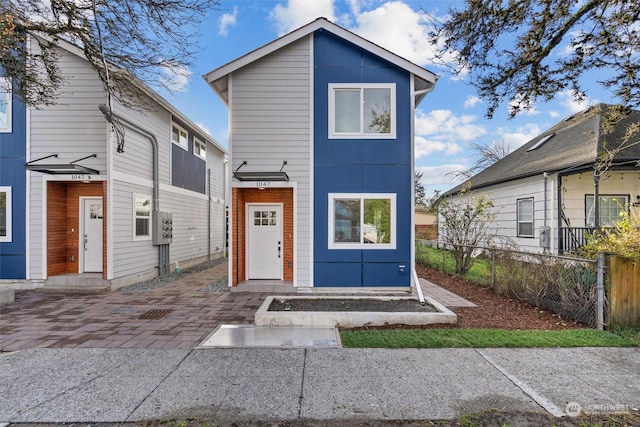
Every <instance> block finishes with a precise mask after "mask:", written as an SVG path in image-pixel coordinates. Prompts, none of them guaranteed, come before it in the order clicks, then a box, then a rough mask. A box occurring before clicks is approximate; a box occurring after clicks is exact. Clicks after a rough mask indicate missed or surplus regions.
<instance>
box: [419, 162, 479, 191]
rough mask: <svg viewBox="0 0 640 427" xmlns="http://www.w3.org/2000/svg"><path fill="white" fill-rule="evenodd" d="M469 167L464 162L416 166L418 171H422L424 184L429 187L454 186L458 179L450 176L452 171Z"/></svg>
mask: <svg viewBox="0 0 640 427" xmlns="http://www.w3.org/2000/svg"><path fill="white" fill-rule="evenodd" d="M465 169H467V166H466V165H463V164H456V163H453V164H446V165H438V166H419V167H417V168H416V170H417V171H418V172H422V180H421V182H422V185H424V186H425V188H427V187H442V186H445V187H446V186H448V187H447V188H449V187H453V186H454V185H456V181H454V179H453V178H452V177H451V176H449V174H450V173H451V172H456V171H460V170H465Z"/></svg>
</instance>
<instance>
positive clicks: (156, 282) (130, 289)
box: [120, 258, 229, 293]
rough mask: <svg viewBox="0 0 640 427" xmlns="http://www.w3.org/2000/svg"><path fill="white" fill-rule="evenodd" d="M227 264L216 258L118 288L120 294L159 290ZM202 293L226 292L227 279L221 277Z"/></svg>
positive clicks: (223, 260)
mask: <svg viewBox="0 0 640 427" xmlns="http://www.w3.org/2000/svg"><path fill="white" fill-rule="evenodd" d="M224 262H227V258H217V259H214V260H213V261H209V262H203V263H201V264H197V265H194V266H192V267H189V268H185V269H184V270H180V272H178V273H176V272H172V273H169V274H167V275H166V276H163V277H160V276H158V277H155V278H153V279H151V280H147V281H144V282H138V283H134V284H133V285H129V286H125V287H123V288H120V292H123V293H135V292H146V291H150V290H153V289H156V288H160V287H162V286H164V285H167V284H169V283H172V282H173V281H175V280H178V279H183V278H185V277H188V276H191V275H192V274H195V273H199V272H201V271H204V270H208V269H209V268H212V267H215V266H216V265H218V264H222V263H224ZM202 291H203V292H228V291H229V287H228V286H227V277H226V276H224V277H221V278H220V279H218V280H215V281H213V282H211V283H210V284H208V285H206V286H205V287H203V288H202Z"/></svg>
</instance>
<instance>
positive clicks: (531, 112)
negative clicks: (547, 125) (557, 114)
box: [508, 94, 540, 116]
mask: <svg viewBox="0 0 640 427" xmlns="http://www.w3.org/2000/svg"><path fill="white" fill-rule="evenodd" d="M508 109H509V114H512V113H513V112H514V111H515V112H516V114H525V115H527V116H537V115H538V114H540V111H539V110H537V109H536V106H535V103H534V102H532V101H531V100H525V99H524V95H520V94H518V95H517V96H516V99H513V100H511V101H509V105H508Z"/></svg>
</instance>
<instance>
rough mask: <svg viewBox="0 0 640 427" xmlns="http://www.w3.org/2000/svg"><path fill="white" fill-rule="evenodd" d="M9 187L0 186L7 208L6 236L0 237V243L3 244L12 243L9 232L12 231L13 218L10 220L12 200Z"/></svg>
mask: <svg viewBox="0 0 640 427" xmlns="http://www.w3.org/2000/svg"><path fill="white" fill-rule="evenodd" d="M11 190H12V188H11V187H8V186H1V187H0V192H2V193H6V194H7V206H6V214H7V217H6V222H7V224H6V226H7V235H6V236H0V242H4V243H8V242H12V241H13V238H12V233H11V231H12V230H13V220H12V219H13V218H12V216H13V215H12V213H13V211H12V209H11V200H12V196H11Z"/></svg>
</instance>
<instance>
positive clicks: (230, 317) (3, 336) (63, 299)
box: [0, 263, 267, 351]
mask: <svg viewBox="0 0 640 427" xmlns="http://www.w3.org/2000/svg"><path fill="white" fill-rule="evenodd" d="M226 273H227V264H226V263H222V264H219V265H217V266H215V267H213V268H211V269H209V270H206V271H202V272H200V273H196V274H193V275H191V276H188V277H186V278H183V279H179V280H176V281H174V282H172V283H170V284H167V285H165V286H163V287H160V288H156V289H153V290H150V291H146V292H135V293H124V292H121V291H113V292H110V293H108V294H99V295H64V294H53V293H46V292H42V291H39V290H29V291H16V301H15V303H14V304H11V305H8V306H0V350H1V351H12V350H20V349H26V348H34V347H118V348H133V347H135V348H192V347H194V346H196V345H197V344H198V343H200V342H201V341H202V340H203V339H204V338H205V337H206V336H207V334H209V333H210V332H212V331H213V330H214V329H215V328H216V327H217V326H218V325H219V324H252V323H253V320H254V313H255V311H256V310H257V309H258V307H260V304H262V302H263V301H264V299H265V297H266V295H267V294H262V293H231V292H203V291H202V288H203V287H204V286H205V285H207V284H209V283H211V282H213V281H214V280H216V279H218V278H220V277H222V276H224V275H225V274H226ZM150 310H171V312H170V313H168V314H167V315H166V316H164V317H162V318H160V319H155V320H154V319H140V316H141V315H142V314H144V313H146V312H148V311H150Z"/></svg>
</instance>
